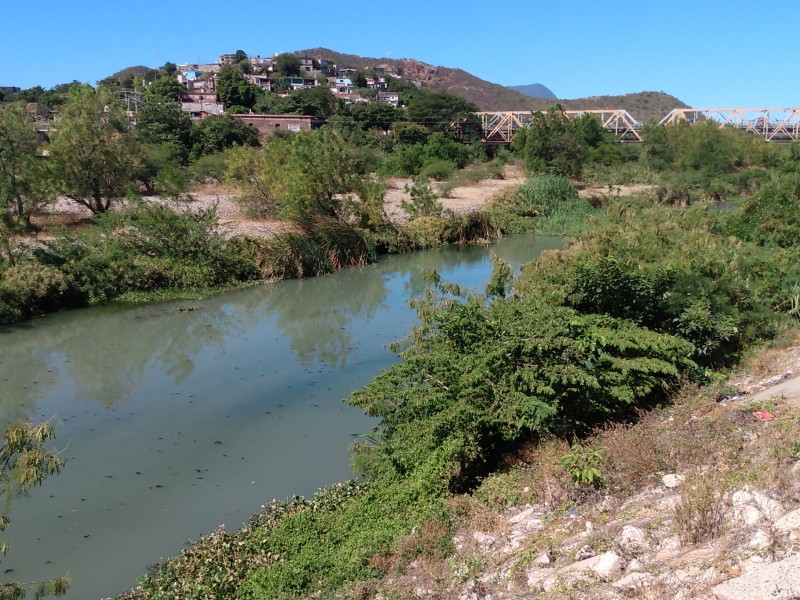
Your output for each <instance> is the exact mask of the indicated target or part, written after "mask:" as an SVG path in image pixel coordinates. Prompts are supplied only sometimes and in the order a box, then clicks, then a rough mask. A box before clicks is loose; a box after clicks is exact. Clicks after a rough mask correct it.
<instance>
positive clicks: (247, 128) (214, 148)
mask: <svg viewBox="0 0 800 600" xmlns="http://www.w3.org/2000/svg"><path fill="white" fill-rule="evenodd" d="M196 127H197V133H198V139H197V141H196V142H195V145H194V147H193V148H192V156H193V157H195V158H198V157H200V156H203V155H204V154H213V153H215V152H221V151H222V150H225V149H226V148H230V147H231V146H258V145H259V142H260V140H259V135H258V130H257V129H256V128H255V127H253V126H252V125H247V124H246V123H244V122H242V121H240V120H239V119H237V118H235V117H232V116H230V115H221V116H218V117H216V116H212V117H206V118H205V119H203V120H202V121H200V122H199V123H198V124H197V125H196Z"/></svg>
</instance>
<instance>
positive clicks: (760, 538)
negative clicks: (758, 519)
mask: <svg viewBox="0 0 800 600" xmlns="http://www.w3.org/2000/svg"><path fill="white" fill-rule="evenodd" d="M771 544H772V540H771V538H770V535H769V534H768V533H767V532H766V531H764V530H763V529H759V530H758V531H756V533H755V535H753V537H752V538H750V543H749V544H748V546H750V547H751V548H752V549H753V550H763V549H764V548H769V547H770V545H771Z"/></svg>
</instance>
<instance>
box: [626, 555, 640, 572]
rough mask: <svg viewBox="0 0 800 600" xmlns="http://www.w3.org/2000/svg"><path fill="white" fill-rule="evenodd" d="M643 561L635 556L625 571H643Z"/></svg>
mask: <svg viewBox="0 0 800 600" xmlns="http://www.w3.org/2000/svg"><path fill="white" fill-rule="evenodd" d="M642 567H643V565H642V563H641V562H639V560H638V559H636V558H634V559H633V560H632V561H630V562H629V563H628V566H627V567H625V571H626V572H628V573H633V572H634V571H641V570H642Z"/></svg>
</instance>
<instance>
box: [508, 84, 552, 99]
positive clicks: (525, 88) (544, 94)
mask: <svg viewBox="0 0 800 600" xmlns="http://www.w3.org/2000/svg"><path fill="white" fill-rule="evenodd" d="M507 87H508V88H509V89H512V90H516V91H518V92H520V93H522V94H525V95H526V96H533V97H534V98H548V99H550V100H555V99H556V98H557V96H556V95H555V94H554V93H553V92H551V91H550V88H548V87H547V86H546V85H544V84H542V83H529V84H528V85H509V86H507Z"/></svg>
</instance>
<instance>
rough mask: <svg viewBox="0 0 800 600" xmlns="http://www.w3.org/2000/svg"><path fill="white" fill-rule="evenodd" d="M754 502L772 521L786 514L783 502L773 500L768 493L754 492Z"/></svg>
mask: <svg viewBox="0 0 800 600" xmlns="http://www.w3.org/2000/svg"><path fill="white" fill-rule="evenodd" d="M753 502H755V505H756V506H757V507H758V510H760V511H761V513H762V514H763V515H764V516H765V517H766V518H767V519H769V520H770V521H775V520H777V519H779V518H781V517H782V516H783V515H784V514H786V509H785V508H784V507H783V504H781V503H780V502H778V501H777V500H773V499H772V498H770V497H769V496H767V495H766V494H762V493H760V492H753Z"/></svg>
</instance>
